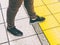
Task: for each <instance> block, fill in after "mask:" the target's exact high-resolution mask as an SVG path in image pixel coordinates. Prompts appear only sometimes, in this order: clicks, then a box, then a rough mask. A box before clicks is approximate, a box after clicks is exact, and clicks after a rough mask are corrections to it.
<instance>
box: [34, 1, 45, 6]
mask: <svg viewBox="0 0 60 45" xmlns="http://www.w3.org/2000/svg"><path fill="white" fill-rule="evenodd" d="M40 5H44V4H43V3H42V1H41V0H34V6H40Z"/></svg>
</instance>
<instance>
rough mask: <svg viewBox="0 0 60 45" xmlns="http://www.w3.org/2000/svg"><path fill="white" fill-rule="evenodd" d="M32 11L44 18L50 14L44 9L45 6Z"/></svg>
mask: <svg viewBox="0 0 60 45" xmlns="http://www.w3.org/2000/svg"><path fill="white" fill-rule="evenodd" d="M34 10H35V12H36V14H37V15H39V16H45V15H49V14H50V12H49V11H48V9H47V8H46V6H39V7H35V8H34Z"/></svg>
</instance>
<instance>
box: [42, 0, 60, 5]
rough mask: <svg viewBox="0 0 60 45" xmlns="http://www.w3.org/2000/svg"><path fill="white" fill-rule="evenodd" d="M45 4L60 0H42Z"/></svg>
mask: <svg viewBox="0 0 60 45" xmlns="http://www.w3.org/2000/svg"><path fill="white" fill-rule="evenodd" d="M42 1H43V2H44V3H45V4H50V3H55V2H59V0H42Z"/></svg>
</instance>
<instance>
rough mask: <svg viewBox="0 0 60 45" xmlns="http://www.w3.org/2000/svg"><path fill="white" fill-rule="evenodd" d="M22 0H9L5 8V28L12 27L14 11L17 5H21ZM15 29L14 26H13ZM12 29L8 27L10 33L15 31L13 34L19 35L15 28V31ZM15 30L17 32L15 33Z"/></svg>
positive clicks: (17, 7)
mask: <svg viewBox="0 0 60 45" xmlns="http://www.w3.org/2000/svg"><path fill="white" fill-rule="evenodd" d="M22 1H23V0H9V7H8V9H7V28H8V29H9V28H12V27H14V26H15V24H14V20H15V16H16V13H17V11H18V9H19V7H20V6H21V4H22ZM14 29H15V28H14ZM14 29H13V30H14ZM11 30H12V29H10V31H9V32H10V33H15V35H19V34H18V32H19V31H17V30H15V32H13V31H11ZM16 31H17V34H16Z"/></svg>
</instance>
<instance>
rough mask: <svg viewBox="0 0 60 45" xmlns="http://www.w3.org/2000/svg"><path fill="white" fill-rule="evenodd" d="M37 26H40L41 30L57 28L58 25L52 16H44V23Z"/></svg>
mask: <svg viewBox="0 0 60 45" xmlns="http://www.w3.org/2000/svg"><path fill="white" fill-rule="evenodd" d="M39 24H40V26H41V28H42V30H45V29H48V28H52V27H56V26H59V23H58V22H57V21H56V20H55V18H54V17H53V16H52V15H50V16H45V21H44V22H41V23H39Z"/></svg>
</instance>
